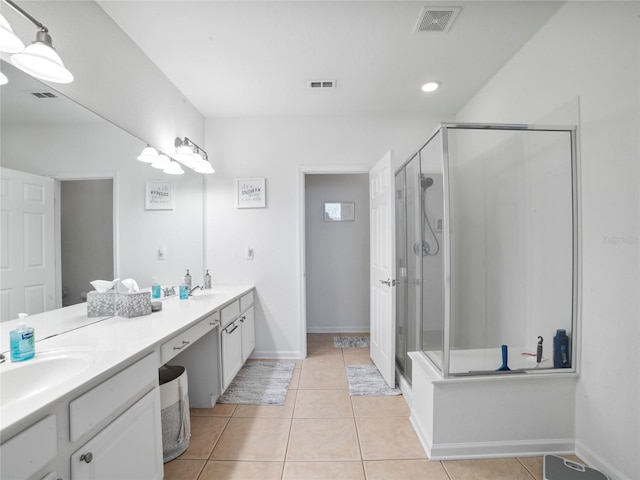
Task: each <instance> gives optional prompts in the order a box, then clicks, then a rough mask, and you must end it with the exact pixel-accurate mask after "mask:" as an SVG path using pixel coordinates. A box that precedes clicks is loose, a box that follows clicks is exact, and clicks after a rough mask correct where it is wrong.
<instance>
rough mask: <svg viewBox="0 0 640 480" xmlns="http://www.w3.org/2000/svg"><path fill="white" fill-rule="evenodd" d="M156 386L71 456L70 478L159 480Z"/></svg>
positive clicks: (85, 479) (160, 446)
mask: <svg viewBox="0 0 640 480" xmlns="http://www.w3.org/2000/svg"><path fill="white" fill-rule="evenodd" d="M160 425H161V423H160V393H159V389H158V388H157V387H156V388H154V389H153V390H151V391H150V392H149V393H148V394H147V395H145V396H144V397H142V398H141V399H140V400H139V401H138V402H137V403H135V404H134V405H133V406H132V407H131V408H130V409H129V410H127V411H126V412H124V413H123V414H122V415H120V416H119V417H118V418H117V419H116V420H114V421H113V422H112V423H110V424H109V425H108V426H107V427H106V428H105V429H104V430H102V431H101V432H100V433H98V434H97V435H96V436H95V437H93V438H92V439H91V440H90V441H89V442H87V443H86V444H85V445H84V446H83V447H82V448H81V449H80V450H78V451H77V452H76V453H74V454H73V455H72V456H71V478H72V479H73V480H94V479H95V480H113V479H116V478H117V479H119V480H143V479H144V480H155V479H157V480H162V477H163V466H162V432H161V426H160Z"/></svg>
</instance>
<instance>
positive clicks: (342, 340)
mask: <svg viewBox="0 0 640 480" xmlns="http://www.w3.org/2000/svg"><path fill="white" fill-rule="evenodd" d="M333 346H334V347H335V348H367V347H368V346H369V337H354V336H346V337H333Z"/></svg>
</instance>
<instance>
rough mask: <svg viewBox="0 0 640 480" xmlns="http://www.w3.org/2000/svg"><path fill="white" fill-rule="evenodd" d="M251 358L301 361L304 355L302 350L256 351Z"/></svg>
mask: <svg viewBox="0 0 640 480" xmlns="http://www.w3.org/2000/svg"><path fill="white" fill-rule="evenodd" d="M251 358H264V359H274V360H278V359H283V360H300V359H301V358H302V355H301V354H300V350H290V351H284V352H283V351H282V350H254V351H253V353H252V354H251Z"/></svg>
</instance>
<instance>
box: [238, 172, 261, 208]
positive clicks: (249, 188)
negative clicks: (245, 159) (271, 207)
mask: <svg viewBox="0 0 640 480" xmlns="http://www.w3.org/2000/svg"><path fill="white" fill-rule="evenodd" d="M266 206H267V189H266V182H265V179H264V178H238V179H236V207H237V208H265V207H266Z"/></svg>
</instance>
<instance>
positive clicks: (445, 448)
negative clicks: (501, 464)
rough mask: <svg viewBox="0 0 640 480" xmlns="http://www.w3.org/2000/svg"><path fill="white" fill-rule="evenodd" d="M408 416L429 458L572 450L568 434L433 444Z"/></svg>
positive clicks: (566, 451) (502, 456) (573, 443)
mask: <svg viewBox="0 0 640 480" xmlns="http://www.w3.org/2000/svg"><path fill="white" fill-rule="evenodd" d="M409 419H410V421H411V424H412V425H413V428H414V429H415V430H416V434H417V435H418V438H419V439H420V443H421V444H422V447H423V448H424V450H425V452H426V454H427V457H428V458H429V460H464V459H466V460H469V459H477V458H508V457H535V456H542V455H544V454H545V453H554V454H573V453H574V451H575V441H574V439H572V438H561V439H540V440H514V441H507V442H469V443H441V444H433V442H432V440H431V438H428V437H427V436H426V435H425V433H424V432H422V431H420V428H419V426H418V425H417V423H418V422H416V421H414V419H413V417H409Z"/></svg>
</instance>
